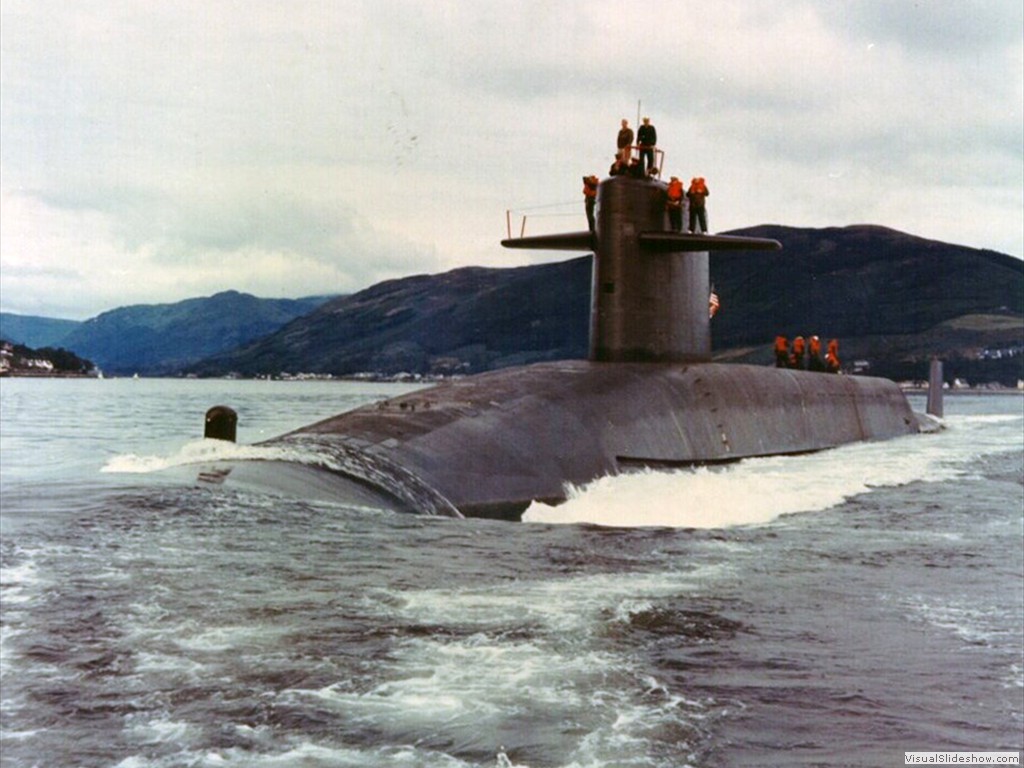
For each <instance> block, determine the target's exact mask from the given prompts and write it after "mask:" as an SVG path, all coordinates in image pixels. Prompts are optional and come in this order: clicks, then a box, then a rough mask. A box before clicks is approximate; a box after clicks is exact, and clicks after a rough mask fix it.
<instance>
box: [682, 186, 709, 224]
mask: <svg viewBox="0 0 1024 768" xmlns="http://www.w3.org/2000/svg"><path fill="white" fill-rule="evenodd" d="M710 194H711V193H710V192H709V191H708V185H707V184H705V183H704V177H703V176H697V177H696V178H694V179H691V180H690V189H689V190H688V191H687V193H686V197H687V198H688V199H689V200H690V231H691V232H696V231H697V224H698V223H699V224H700V231H701V233H702V234H706V233H707V231H708V216H707V209H706V208H705V204H704V201H705V200H707V197H708V195H710Z"/></svg>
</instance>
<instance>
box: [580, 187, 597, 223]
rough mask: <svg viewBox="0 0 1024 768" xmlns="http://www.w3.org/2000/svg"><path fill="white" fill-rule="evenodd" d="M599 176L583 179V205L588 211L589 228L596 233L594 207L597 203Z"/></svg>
mask: <svg viewBox="0 0 1024 768" xmlns="http://www.w3.org/2000/svg"><path fill="white" fill-rule="evenodd" d="M597 184H598V179H597V176H584V177H583V204H584V206H585V207H586V209H587V226H588V227H590V231H591V232H593V231H594V206H595V204H596V203H597Z"/></svg>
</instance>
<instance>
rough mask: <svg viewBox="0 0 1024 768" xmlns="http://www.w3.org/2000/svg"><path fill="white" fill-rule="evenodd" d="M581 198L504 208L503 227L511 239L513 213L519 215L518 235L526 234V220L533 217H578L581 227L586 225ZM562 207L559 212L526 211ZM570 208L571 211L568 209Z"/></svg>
mask: <svg viewBox="0 0 1024 768" xmlns="http://www.w3.org/2000/svg"><path fill="white" fill-rule="evenodd" d="M582 202H583V200H582V198H581V199H580V200H573V201H571V202H567V203H551V204H549V205H534V206H530V207H529V208H515V209H513V208H508V209H506V210H505V228H506V229H507V230H508V238H509V239H510V240H511V239H512V215H513V214H515V215H517V216H518V217H519V237H523V236H525V235H526V220H527V219H528V218H533V219H547V218H556V217H568V216H572V217H580V218H583V227H581V228H585V227H586V218H585V216H584V211H583V210H582V208H583V205H582ZM552 208H562V209H564V210H563V211H561V212H553V213H527V211H539V210H543V209H552ZM569 209H571V211H570V210H569Z"/></svg>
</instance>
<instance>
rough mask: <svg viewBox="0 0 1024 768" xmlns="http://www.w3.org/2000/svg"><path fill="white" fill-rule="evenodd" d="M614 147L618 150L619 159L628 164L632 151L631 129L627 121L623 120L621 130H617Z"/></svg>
mask: <svg viewBox="0 0 1024 768" xmlns="http://www.w3.org/2000/svg"><path fill="white" fill-rule="evenodd" d="M616 146H617V147H618V148H619V159H620V160H621V161H622V162H624V163H628V162H629V156H630V154H631V152H632V149H633V129H632V128H630V127H629V120H626V119H625V118H623V120H622V128H621V129H620V130H619V136H618V138H617V139H616Z"/></svg>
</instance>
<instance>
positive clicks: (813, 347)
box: [807, 336, 825, 373]
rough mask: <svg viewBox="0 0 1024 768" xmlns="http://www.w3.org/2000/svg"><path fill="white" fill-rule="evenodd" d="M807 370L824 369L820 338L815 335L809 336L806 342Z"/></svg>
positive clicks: (819, 370)
mask: <svg viewBox="0 0 1024 768" xmlns="http://www.w3.org/2000/svg"><path fill="white" fill-rule="evenodd" d="M807 370H808V371H818V372H819V373H821V372H823V371H824V370H825V361H824V360H822V359H821V339H819V338H818V337H817V336H811V340H810V341H809V342H808V343H807Z"/></svg>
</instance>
